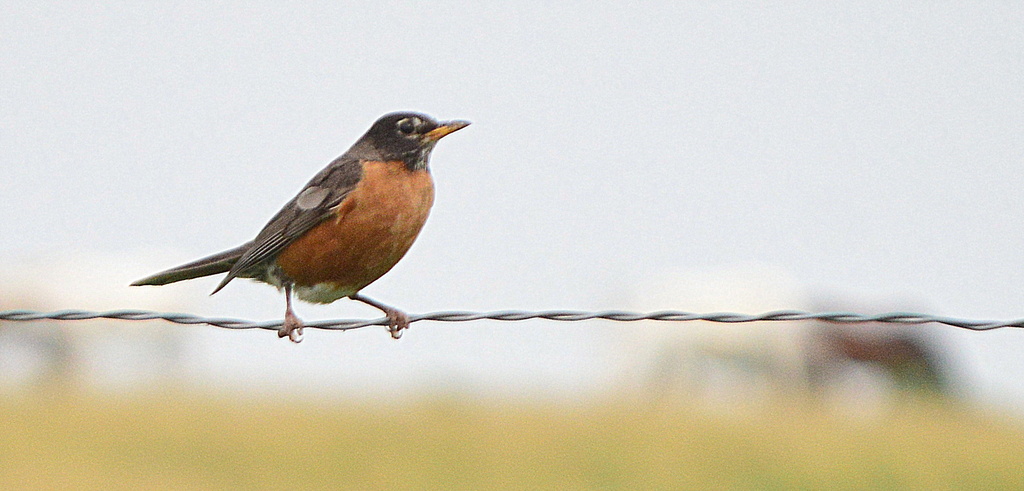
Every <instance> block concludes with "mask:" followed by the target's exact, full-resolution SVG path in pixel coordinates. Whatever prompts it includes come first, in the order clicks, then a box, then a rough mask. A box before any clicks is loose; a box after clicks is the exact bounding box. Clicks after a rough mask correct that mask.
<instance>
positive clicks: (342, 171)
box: [132, 112, 469, 343]
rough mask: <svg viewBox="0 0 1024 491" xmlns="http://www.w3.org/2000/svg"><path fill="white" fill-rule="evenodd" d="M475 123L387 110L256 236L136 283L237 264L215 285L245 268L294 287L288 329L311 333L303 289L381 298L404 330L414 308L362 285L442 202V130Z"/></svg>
mask: <svg viewBox="0 0 1024 491" xmlns="http://www.w3.org/2000/svg"><path fill="white" fill-rule="evenodd" d="M468 125H469V122H468V121H444V122H438V121H435V120H434V119H432V118H430V117H429V116H425V115H423V114H417V113H412V112H396V113H391V114H386V115H384V116H382V117H381V118H380V119H378V120H377V121H376V122H375V123H374V124H373V126H371V127H370V129H369V131H367V132H366V134H365V135H363V136H362V138H360V139H359V140H358V141H356V143H355V144H354V145H352V148H349V149H348V151H347V152H345V153H344V154H342V156H341V157H338V158H337V159H335V160H334V161H333V162H331V163H330V165H328V166H327V167H326V168H325V169H324V170H322V171H320V173H319V174H317V175H316V176H315V177H313V179H312V180H310V181H309V183H307V184H306V186H305V187H304V188H302V190H301V191H299V194H298V195H297V196H295V198H292V200H291V201H289V202H288V203H287V204H286V205H284V208H283V209H281V211H279V212H277V214H276V215H274V217H273V218H271V219H270V222H269V223H267V225H266V226H264V227H263V230H261V231H260V233H259V234H257V235H256V238H255V239H253V240H252V241H250V242H247V243H245V244H242V245H241V246H238V247H236V248H234V249H230V250H227V251H224V252H220V253H217V254H214V255H212V256H209V257H205V258H202V259H199V260H196V261H193V262H190V263H188V264H183V265H181V266H178V267H176V268H171V269H168V270H167V271H163V272H160V273H157V274H154V275H152V276H150V277H147V278H143V279H141V280H138V281H136V282H134V283H132V286H140V285H166V284H168V283H174V282H177V281H182V280H190V279H193V278H199V277H203V276H209V275H213V274H218V273H223V272H227V276H225V277H224V279H223V280H222V281H221V282H220V284H219V285H217V288H215V289H214V290H213V293H217V292H218V291H220V290H221V289H222V288H224V286H225V285H227V284H228V283H229V282H230V281H231V280H233V279H235V278H249V279H253V280H256V281H260V282H263V283H267V284H270V285H273V286H276V287H277V288H278V289H279V290H284V295H285V305H286V307H285V313H284V322H283V324H282V326H281V329H280V330H279V331H278V333H277V334H278V336H279V337H282V338H283V337H285V336H287V337H288V338H289V339H290V340H291V341H293V342H296V343H298V342H300V341H301V340H302V327H303V324H302V321H301V320H300V319H299V318H298V317H297V316H296V315H295V312H294V311H292V293H293V292H294V293H295V296H297V297H298V298H299V299H300V300H305V301H307V302H311V303H331V302H333V301H335V300H338V299H340V298H344V297H348V298H350V299H352V300H356V301H359V302H363V303H366V304H368V305H372V306H374V307H376V308H378V309H380V310H381V311H383V312H384V315H385V316H387V320H388V329H389V331H390V332H391V335H392V337H394V338H395V339H397V338H398V337H400V336H401V331H402V330H403V329H407V328H408V327H409V316H408V315H406V314H405V313H404V312H402V311H401V310H398V309H396V308H393V307H389V306H387V305H385V304H382V303H380V302H377V301H376V300H373V299H371V298H368V297H365V296H363V295H361V294H360V293H359V291H360V290H362V289H363V288H364V287H365V286H366V285H369V284H370V283H373V282H374V281H376V280H377V278H380V277H381V276H382V275H384V273H387V272H388V271H389V270H390V269H391V268H392V267H393V266H394V265H395V264H396V263H397V262H398V260H399V259H401V258H402V256H404V255H405V253H406V251H408V250H409V247H411V246H412V243H413V241H414V240H416V236H417V235H418V234H419V232H420V229H422V228H423V224H424V222H426V220H427V215H428V214H429V213H430V207H431V205H432V204H433V202H434V182H433V180H432V179H431V177H430V168H429V166H428V163H427V162H428V160H429V158H430V151H431V150H433V149H434V145H436V144H437V141H438V140H440V139H441V138H442V137H444V136H445V135H448V134H450V133H452V132H454V131H458V130H460V129H462V128H465V127H466V126H468ZM213 293H211V295H212V294H213Z"/></svg>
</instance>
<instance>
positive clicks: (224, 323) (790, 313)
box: [0, 310, 1024, 331]
mask: <svg viewBox="0 0 1024 491" xmlns="http://www.w3.org/2000/svg"><path fill="white" fill-rule="evenodd" d="M87 319H116V320H125V321H146V320H164V321H167V322H173V323H175V324H205V325H210V326H216V327H222V328H225V329H267V330H275V331H276V330H277V329H278V328H279V327H281V324H282V321H280V320H274V321H265V322H254V321H248V320H241V319H230V318H221V317H202V316H197V315H192V314H181V313H170V312H152V311H147V310H109V311H105V312H90V311H85V310H60V311H56V312H37V311H32V310H4V311H0V321H38V320H59V321H73V320H87ZM530 319H544V320H551V321H560V322H578V321H586V320H593V319H602V320H610V321H618V322H636V321H644V320H651V321H664V322H691V321H708V322H721V323H729V324H732V323H740V322H760V321H769V322H773V321H807V320H816V321H822V322H831V323H838V324H863V323H870V322H877V323H883V324H929V323H935V324H945V325H948V326H953V327H959V328H963V329H970V330H973V331H988V330H992V329H1000V328H1005V327H1024V319H1016V320H1010V321H991V320H972V319H958V318H955V317H942V316H934V315H928V314H917V313H912V312H888V313H884V314H876V315H863V314H857V313H853V312H819V313H812V312H803V311H799V310H776V311H772V312H765V313H763V314H757V315H747V314H736V313H729V312H715V313H708V314H696V313H692V312H681V311H676V310H663V311H658V312H649V313H639V312H627V311H621V310H607V311H601V312H584V311H576V310H547V311H540V312H528V311H518V310H502V311H494V312H463V311H448V312H431V313H427V314H414V315H410V316H409V321H410V322H419V321H435V322H468V321H476V320H494V321H524V320H530ZM387 323H388V321H387V319H386V318H383V317H381V318H379V319H369V320H356V319H334V320H321V321H310V322H307V323H306V324H305V326H306V327H307V328H314V329H327V330H334V331H348V330H352V329H359V328H363V327H368V326H386V325H387Z"/></svg>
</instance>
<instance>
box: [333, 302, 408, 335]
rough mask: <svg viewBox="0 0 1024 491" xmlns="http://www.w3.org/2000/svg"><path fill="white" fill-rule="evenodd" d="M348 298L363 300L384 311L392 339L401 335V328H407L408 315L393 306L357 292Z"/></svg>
mask: <svg viewBox="0 0 1024 491" xmlns="http://www.w3.org/2000/svg"><path fill="white" fill-rule="evenodd" d="M348 298H351V299H352V300H355V301H358V302H363V303H365V304H367V305H372V306H374V307H377V308H378V309H380V310H381V311H383V312H384V315H385V316H386V317H387V318H388V332H390V333H391V337H392V338H393V339H398V338H400V337H402V330H403V329H408V328H409V316H408V315H407V314H406V313H405V312H402V311H401V310H398V309H396V308H394V307H391V306H388V305H384V304H382V303H380V302H378V301H376V300H374V299H372V298H368V297H364V296H362V295H360V294H358V293H353V294H352V295H349V296H348Z"/></svg>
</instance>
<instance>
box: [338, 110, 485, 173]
mask: <svg viewBox="0 0 1024 491" xmlns="http://www.w3.org/2000/svg"><path fill="white" fill-rule="evenodd" d="M466 126H469V122H468V121H442V122H438V121H436V120H434V118H431V117H430V116H427V115H425V114H419V113H414V112H396V113H390V114H385V115H384V116H381V117H380V119H378V120H377V122H375V123H373V126H371V127H370V129H369V131H367V132H366V134H365V135H363V136H362V138H360V139H359V141H357V142H356V143H355V145H352V148H351V149H350V150H349V151H348V155H349V156H352V157H356V158H360V159H374V160H385V161H394V160H401V161H403V162H405V165H406V167H408V168H409V169H410V170H419V169H425V168H426V167H427V160H428V159H429V158H430V151H431V150H433V149H434V145H436V144H437V141H438V140H440V139H441V138H443V137H444V136H445V135H448V134H449V133H452V132H454V131H458V130H461V129H462V128H465V127H466Z"/></svg>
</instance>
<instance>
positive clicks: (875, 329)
mask: <svg viewBox="0 0 1024 491" xmlns="http://www.w3.org/2000/svg"><path fill="white" fill-rule="evenodd" d="M836 306H837V304H836V303H827V304H825V306H824V308H823V309H822V310H828V311H848V310H851V309H849V308H836ZM845 307H849V305H845ZM857 311H864V312H871V311H875V312H895V311H906V309H893V308H884V309H879V308H870V309H866V308H864V307H863V306H861V307H860V308H858V309H857ZM935 329H936V328H935V327H934V326H927V325H916V326H913V325H911V326H907V325H892V324H882V323H866V324H856V325H840V324H835V323H829V322H821V321H818V322H815V325H814V329H812V332H813V336H812V338H811V340H810V341H811V345H810V347H809V349H808V350H806V353H807V355H808V363H807V367H808V370H809V372H808V375H809V379H810V381H811V387H812V388H813V389H814V390H815V391H816V392H824V391H826V390H827V388H828V386H830V385H832V384H834V383H836V381H838V380H841V379H842V378H843V377H845V376H847V375H848V374H849V373H850V372H851V371H852V370H854V369H857V368H858V367H869V368H872V369H874V370H875V371H876V372H878V373H881V374H883V375H884V376H885V377H886V378H887V379H888V381H889V382H891V386H892V387H893V388H894V389H896V390H898V391H902V392H918V393H929V394H933V395H939V396H948V395H951V388H952V387H951V386H952V384H951V382H952V381H951V375H950V370H951V367H950V364H949V360H948V357H947V356H945V354H944V352H943V350H942V349H941V346H940V342H939V339H938V338H937V337H936V336H935V332H936V330H935Z"/></svg>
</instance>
